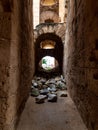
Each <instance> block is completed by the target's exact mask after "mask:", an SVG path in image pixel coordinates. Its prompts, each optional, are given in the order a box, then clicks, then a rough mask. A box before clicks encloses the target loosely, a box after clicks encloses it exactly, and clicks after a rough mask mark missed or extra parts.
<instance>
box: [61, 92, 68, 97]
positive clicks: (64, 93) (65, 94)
mask: <svg viewBox="0 0 98 130" xmlns="http://www.w3.org/2000/svg"><path fill="white" fill-rule="evenodd" d="M60 97H68V95H67V93H66V92H64V91H62V92H60Z"/></svg>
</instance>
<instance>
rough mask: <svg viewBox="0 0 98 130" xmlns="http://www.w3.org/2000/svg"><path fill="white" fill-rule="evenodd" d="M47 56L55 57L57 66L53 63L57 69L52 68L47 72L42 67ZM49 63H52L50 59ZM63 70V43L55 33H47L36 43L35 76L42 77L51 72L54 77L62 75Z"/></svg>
mask: <svg viewBox="0 0 98 130" xmlns="http://www.w3.org/2000/svg"><path fill="white" fill-rule="evenodd" d="M59 50H60V51H59ZM47 56H50V57H53V58H54V61H55V64H54V63H53V66H55V67H53V68H52V66H51V67H50V68H51V69H49V71H46V69H44V68H43V67H42V61H43V57H47ZM46 59H47V58H46ZM44 61H45V60H44ZM48 61H49V62H50V60H49V57H48ZM39 64H40V66H39ZM43 66H46V65H43ZM48 67H49V66H48ZM46 68H47V67H46ZM62 68H63V43H62V40H61V38H60V37H59V36H57V35H55V34H54V33H46V34H42V35H40V36H39V37H38V38H37V39H36V42H35V74H41V75H42V73H49V72H50V73H52V74H54V75H55V74H62ZM50 73H49V74H50Z"/></svg>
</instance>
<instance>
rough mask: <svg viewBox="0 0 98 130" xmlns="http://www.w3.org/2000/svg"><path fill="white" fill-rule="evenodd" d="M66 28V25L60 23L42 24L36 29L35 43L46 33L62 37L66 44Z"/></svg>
mask: <svg viewBox="0 0 98 130" xmlns="http://www.w3.org/2000/svg"><path fill="white" fill-rule="evenodd" d="M65 27H66V24H63V23H59V24H54V23H53V24H40V25H38V26H37V27H36V29H35V31H34V42H36V39H37V38H38V37H39V36H40V35H42V34H46V33H54V34H55V35H57V36H59V37H61V39H62V42H63V43H64V42H65Z"/></svg>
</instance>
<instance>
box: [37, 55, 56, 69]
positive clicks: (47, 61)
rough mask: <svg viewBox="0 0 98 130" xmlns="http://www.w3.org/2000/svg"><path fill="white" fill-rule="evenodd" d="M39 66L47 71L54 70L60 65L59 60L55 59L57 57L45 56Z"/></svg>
mask: <svg viewBox="0 0 98 130" xmlns="http://www.w3.org/2000/svg"><path fill="white" fill-rule="evenodd" d="M39 66H40V67H41V68H42V69H44V70H45V71H52V70H53V69H55V68H56V67H58V61H57V60H56V59H55V57H52V56H45V57H43V58H42V59H41V61H40V62H39Z"/></svg>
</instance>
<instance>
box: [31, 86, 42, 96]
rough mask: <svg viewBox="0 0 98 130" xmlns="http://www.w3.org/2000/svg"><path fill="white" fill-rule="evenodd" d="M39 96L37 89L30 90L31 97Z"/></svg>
mask: <svg viewBox="0 0 98 130" xmlns="http://www.w3.org/2000/svg"><path fill="white" fill-rule="evenodd" d="M39 94H40V93H39V90H38V89H37V88H33V89H32V90H31V96H33V97H37V96H38V95H39Z"/></svg>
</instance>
